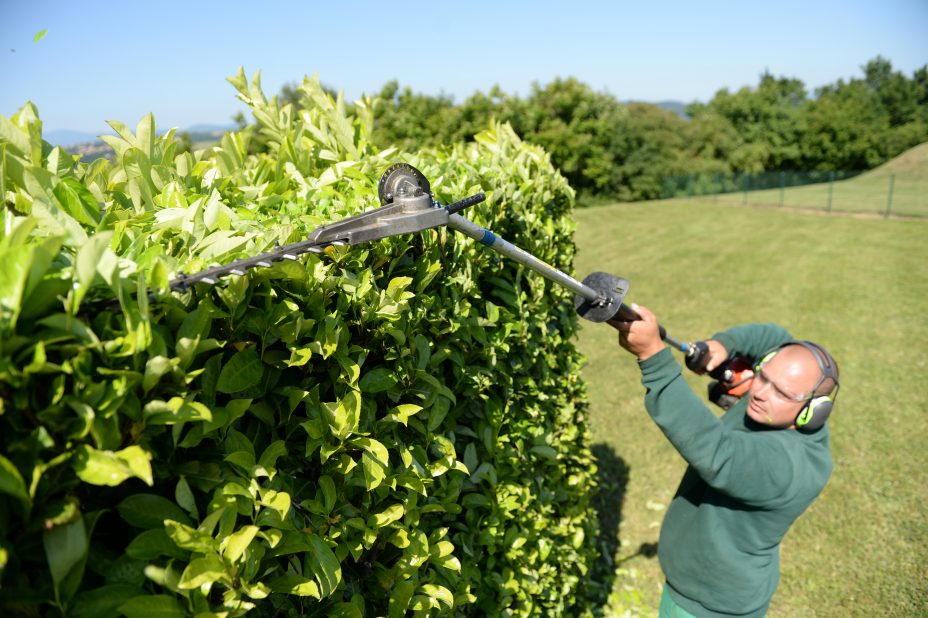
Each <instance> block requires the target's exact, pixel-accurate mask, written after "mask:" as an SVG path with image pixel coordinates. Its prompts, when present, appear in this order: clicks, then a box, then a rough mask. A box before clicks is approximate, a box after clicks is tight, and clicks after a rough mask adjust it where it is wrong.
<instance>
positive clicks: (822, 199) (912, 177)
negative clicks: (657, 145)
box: [662, 169, 928, 218]
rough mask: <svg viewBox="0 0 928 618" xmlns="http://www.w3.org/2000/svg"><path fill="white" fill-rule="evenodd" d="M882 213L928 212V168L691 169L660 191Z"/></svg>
mask: <svg viewBox="0 0 928 618" xmlns="http://www.w3.org/2000/svg"><path fill="white" fill-rule="evenodd" d="M709 196H711V198H712V201H714V202H724V203H734V204H741V205H745V206H748V205H750V206H776V207H789V208H802V209H814V210H822V211H825V212H835V213H851V214H854V213H867V214H878V215H882V216H883V217H890V216H901V217H925V218H928V172H923V171H921V170H912V171H898V172H897V171H885V170H879V169H877V170H872V171H869V172H859V171H826V172H761V173H756V174H720V173H717V174H690V175H687V176H675V177H670V178H665V179H664V182H663V186H662V197H663V198H672V197H709Z"/></svg>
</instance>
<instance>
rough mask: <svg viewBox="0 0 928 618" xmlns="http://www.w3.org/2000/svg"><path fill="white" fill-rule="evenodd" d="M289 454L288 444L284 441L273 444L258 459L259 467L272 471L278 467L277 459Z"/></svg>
mask: <svg viewBox="0 0 928 618" xmlns="http://www.w3.org/2000/svg"><path fill="white" fill-rule="evenodd" d="M286 454H287V443H286V442H284V441H283V440H276V441H274V442H272V443H271V444H270V445H269V446H268V447H267V448H266V449H264V452H263V453H261V457H260V458H259V459H258V465H259V466H261V467H262V468H264V469H265V470H271V469H273V468H274V466H276V465H277V459H278V458H279V457H283V456H284V455H286Z"/></svg>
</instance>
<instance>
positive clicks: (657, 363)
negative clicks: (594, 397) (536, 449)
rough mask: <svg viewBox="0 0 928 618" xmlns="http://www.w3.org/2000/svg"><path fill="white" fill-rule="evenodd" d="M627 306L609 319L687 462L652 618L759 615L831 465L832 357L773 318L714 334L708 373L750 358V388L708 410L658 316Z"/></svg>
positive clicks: (666, 534) (662, 547) (664, 532)
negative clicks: (630, 314)
mask: <svg viewBox="0 0 928 618" xmlns="http://www.w3.org/2000/svg"><path fill="white" fill-rule="evenodd" d="M633 308H634V309H635V310H636V311H637V312H638V314H639V315H640V316H641V320H635V321H618V320H614V321H612V322H610V323H611V324H612V325H613V326H615V327H616V328H617V329H618V330H619V342H620V344H621V345H622V347H623V348H625V349H626V350H628V351H629V352H631V353H632V354H634V355H636V356H637V357H638V363H639V366H640V368H641V374H642V383H643V384H644V386H645V388H646V389H647V393H646V394H645V407H646V408H647V410H648V413H649V414H650V415H651V417H652V418H653V419H654V421H655V422H656V423H657V425H658V426H659V427H660V429H661V431H663V432H664V435H666V436H667V438H668V439H669V440H670V442H671V443H672V444H673V445H674V447H675V448H676V449H677V451H679V453H680V454H681V455H682V456H683V458H684V459H685V460H686V461H687V463H688V464H689V466H688V467H687V470H686V473H685V474H684V475H683V480H682V481H681V482H680V486H679V488H678V489H677V493H676V495H675V496H674V498H673V500H672V502H671V503H670V506H669V508H668V509H667V515H666V517H665V518H664V523H663V526H662V527H661V535H660V542H659V544H658V556H659V558H660V563H661V569H662V570H663V572H664V575H665V576H666V579H667V582H666V584H665V586H664V596H663V599H662V600H661V610H660V616H661V617H662V618H663V617H665V616H673V617H675V618H676V617H681V616H682V617H687V616H697V617H700V618H704V617H713V618H714V617H722V616H741V617H754V616H763V615H765V614H766V612H767V607H768V605H769V604H770V599H771V597H772V596H773V592H774V590H775V589H776V586H777V583H778V581H779V576H780V574H779V570H780V569H779V566H780V559H779V551H780V541H781V540H782V538H783V535H784V534H786V531H787V530H788V529H789V527H790V525H791V524H792V523H793V521H795V520H796V518H797V517H798V516H799V515H800V514H801V513H802V512H803V511H804V510H805V509H806V507H808V506H809V504H811V503H812V501H813V500H814V499H815V498H816V496H818V494H819V493H820V492H821V491H822V489H823V488H824V487H825V483H826V482H827V481H828V477H829V476H830V474H831V468H832V463H831V452H830V448H829V438H828V428H827V426H825V425H824V421H825V420H826V419H827V417H828V414H830V412H831V405H832V402H833V400H834V396H835V394H836V391H837V388H838V368H837V365H836V364H835V362H834V360H833V359H832V358H831V356H830V355H829V354H828V352H826V351H825V350H824V349H823V348H821V347H820V346H818V345H816V344H812V343H810V342H797V341H794V340H793V338H792V337H791V336H790V335H789V333H788V332H786V331H785V330H784V329H782V328H780V327H779V326H775V325H773V324H752V325H746V326H738V327H735V328H732V329H729V330H727V331H724V332H721V333H717V334H716V335H714V336H713V338H712V339H711V340H709V341H708V342H707V343H708V346H709V362H708V365H707V367H706V369H707V370H712V369H714V368H715V367H717V366H718V365H719V364H721V363H722V362H723V361H725V359H727V358H728V357H729V356H733V355H741V356H745V357H747V358H749V359H752V362H758V366H757V368H756V376H755V378H754V381H753V383H752V385H751V389H750V391H749V392H748V394H747V395H746V396H744V397H743V398H742V399H741V400H740V401H739V402H738V403H737V404H735V405H734V406H732V407H731V409H729V410H728V411H727V412H726V413H725V414H724V415H723V416H721V417H716V416H715V414H713V413H712V412H711V411H710V410H709V408H707V407H706V405H705V404H703V402H702V400H701V398H699V397H697V396H696V395H695V394H694V393H693V392H692V390H690V388H689V387H688V386H687V384H686V382H685V381H684V379H683V377H682V375H681V369H680V365H679V364H678V363H677V361H676V359H674V357H673V354H672V353H671V351H670V350H669V349H668V348H666V347H665V346H664V344H663V342H662V341H661V339H660V335H659V333H658V324H657V319H656V318H655V316H654V314H653V313H651V312H650V311H649V310H648V309H646V308H645V307H639V306H636V305H633Z"/></svg>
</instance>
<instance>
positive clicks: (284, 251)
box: [169, 163, 753, 409]
mask: <svg viewBox="0 0 928 618" xmlns="http://www.w3.org/2000/svg"><path fill="white" fill-rule="evenodd" d="M377 190H378V194H379V197H380V203H381V206H380V208H375V209H373V210H369V211H366V212H363V213H361V214H358V215H355V216H352V217H347V218H345V219H342V220H341V221H336V222H335V223H330V224H328V225H324V226H322V227H319V228H317V229H316V230H314V231H313V232H312V233H311V234H310V235H309V238H307V239H306V240H302V241H299V242H296V243H292V244H288V245H283V246H278V247H275V248H274V249H273V250H271V251H268V252H265V253H261V254H259V255H256V256H253V257H249V258H243V259H239V260H235V261H233V262H230V263H229V264H225V265H223V266H212V267H210V268H207V269H205V270H203V271H200V272H198V273H194V274H184V273H180V274H179V275H178V276H177V277H176V278H175V279H173V280H171V281H170V283H169V285H170V288H171V289H173V290H177V291H184V290H186V289H187V288H188V287H190V286H192V285H194V284H196V283H206V284H210V285H212V284H215V283H216V282H217V281H218V280H219V279H221V278H222V277H226V276H228V275H244V274H245V272H246V271H247V270H249V269H252V268H258V267H264V268H266V267H269V266H271V265H273V263H274V262H279V261H281V260H295V259H297V258H298V257H299V256H300V255H302V254H304V253H320V252H322V251H323V250H324V249H325V248H326V247H328V246H333V245H349V246H350V245H357V244H360V243H365V242H372V241H375V240H380V239H383V238H389V237H391V236H398V235H400V234H414V233H416V232H421V231H424V230H428V229H431V228H436V227H442V226H447V227H450V228H452V229H454V230H457V231H459V232H462V233H463V234H464V235H466V236H469V237H470V238H473V239H474V240H476V241H478V242H480V243H481V244H483V245H485V246H487V247H489V248H490V249H492V250H494V251H496V252H497V253H500V254H502V255H505V256H506V257H509V258H511V259H513V260H515V261H517V262H519V263H520V264H522V265H523V266H525V267H527V268H529V269H530V270H533V271H535V272H536V273H538V274H540V275H541V276H543V277H545V278H547V279H549V280H551V281H553V282H554V283H557V284H558V285H561V286H563V287H565V288H567V289H569V290H571V291H572V292H574V294H575V296H574V308H575V309H576V311H577V313H578V314H579V315H580V317H582V318H584V319H587V320H590V321H592V322H608V321H609V320H613V319H616V320H623V321H628V320H640V319H641V316H639V315H638V313H637V312H635V310H634V309H632V308H631V307H629V306H628V305H626V304H625V303H624V302H623V301H624V300H625V295H626V294H627V293H628V288H629V281H628V280H627V279H623V278H622V277H617V276H615V275H612V274H609V273H604V272H594V273H591V274H589V275H588V276H587V277H586V278H585V279H584V280H583V281H582V282H581V281H577V280H576V279H574V278H573V277H571V276H570V275H568V274H567V273H564V272H562V271H560V270H558V269H556V268H554V267H553V266H551V265H549V264H547V263H545V262H543V261H542V260H540V259H538V258H537V257H535V256H534V255H532V254H530V253H528V252H527V251H525V250H523V249H520V248H519V247H517V246H515V245H513V244H512V243H510V242H508V241H506V240H504V239H503V238H500V237H499V236H497V235H496V234H494V233H493V232H491V231H490V230H488V229H485V228H482V227H480V226H479V225H477V224H475V223H473V222H472V221H470V220H468V219H465V218H464V217H462V216H461V215H459V214H458V213H459V212H461V211H462V210H464V209H465V208H468V207H470V206H473V205H475V204H479V203H481V202H483V201H484V200H485V199H486V196H485V195H484V194H483V193H477V194H475V195H471V196H469V197H465V198H464V199H462V200H459V201H457V202H454V203H452V204H448V205H446V206H443V205H441V204H440V203H439V202H438V201H437V200H435V199H434V198H433V195H432V191H431V186H430V184H429V181H428V179H427V178H426V177H425V176H424V175H423V174H422V172H420V171H419V170H417V169H416V168H414V167H413V166H411V165H409V164H407V163H395V164H393V165H391V166H390V167H388V168H387V169H386V171H384V173H383V175H382V176H381V178H380V182H379V183H378V187H377ZM660 335H661V339H663V340H664V341H665V342H666V343H667V344H668V345H670V346H671V347H673V348H674V349H676V350H678V351H680V352H683V353H684V354H685V355H686V365H687V367H689V368H690V369H691V370H693V371H696V372H703V371H704V369H705V365H706V362H707V361H708V354H707V352H708V346H707V345H706V344H705V343H704V342H695V343H686V342H683V341H680V340H678V339H676V338H674V337H672V336H671V335H670V334H668V333H667V331H666V329H665V328H664V327H663V326H661V327H660ZM710 376H712V377H713V378H715V379H716V382H713V383H712V384H711V385H710V387H709V396H710V399H711V400H712V401H713V402H715V403H717V404H718V405H720V406H721V407H723V408H726V409H727V408H728V407H730V406H731V405H732V404H733V403H734V402H735V401H737V399H738V398H739V397H740V396H741V395H743V394H744V393H745V392H746V391H747V389H748V388H749V387H750V381H751V379H752V378H753V371H751V368H750V365H749V364H748V363H747V362H746V361H745V360H744V359H741V358H738V357H735V358H733V359H730V360H729V361H728V362H726V363H724V364H723V365H721V366H719V367H717V368H715V369H714V370H713V371H711V372H710Z"/></svg>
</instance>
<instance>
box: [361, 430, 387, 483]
mask: <svg viewBox="0 0 928 618" xmlns="http://www.w3.org/2000/svg"><path fill="white" fill-rule="evenodd" d="M353 443H354V444H356V445H358V446H360V447H361V448H363V449H364V454H363V455H362V456H361V467H362V470H363V472H364V484H365V485H366V486H367V489H368V491H370V490H373V489H376V488H377V487H378V486H379V485H380V483H382V482H383V480H384V479H385V478H386V477H387V473H388V472H389V471H390V455H389V453H388V452H387V449H386V447H385V446H384V445H383V444H381V443H380V442H378V441H377V440H372V439H370V438H355V439H354V440H353Z"/></svg>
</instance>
